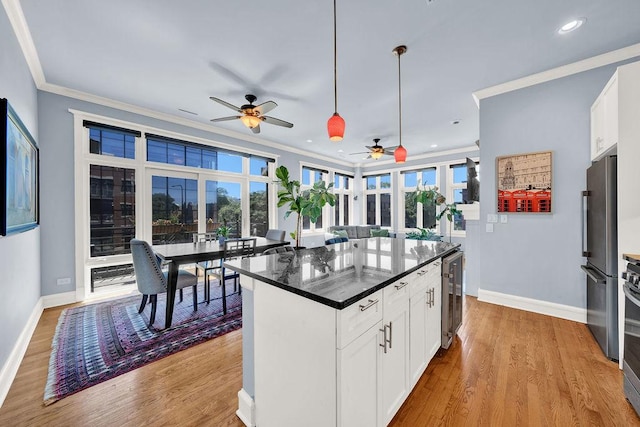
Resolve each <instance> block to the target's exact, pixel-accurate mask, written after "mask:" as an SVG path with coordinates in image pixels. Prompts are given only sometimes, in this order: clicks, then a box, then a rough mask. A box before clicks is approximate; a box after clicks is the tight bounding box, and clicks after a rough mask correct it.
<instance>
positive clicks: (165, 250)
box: [152, 237, 289, 328]
mask: <svg viewBox="0 0 640 427" xmlns="http://www.w3.org/2000/svg"><path fill="white" fill-rule="evenodd" d="M247 239H256V246H255V253H256V254H260V253H262V252H264V251H265V250H267V249H270V248H276V247H278V246H286V245H288V244H289V242H287V241H280V240H269V239H266V238H264V237H247ZM152 249H153V251H154V252H155V253H156V254H157V255H158V256H159V257H160V258H162V259H163V261H164V262H166V263H167V264H168V267H169V271H168V277H167V304H166V314H165V328H169V327H171V321H172V320H173V306H174V304H175V301H176V289H177V285H178V270H179V269H180V266H181V265H185V264H194V263H198V262H203V261H211V260H216V259H221V258H223V257H224V244H222V245H221V244H220V243H219V242H218V241H206V242H195V243H191V242H189V243H173V244H162V245H153V246H152Z"/></svg>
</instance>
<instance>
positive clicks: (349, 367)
mask: <svg viewBox="0 0 640 427" xmlns="http://www.w3.org/2000/svg"><path fill="white" fill-rule="evenodd" d="M381 328H382V322H381V321H379V322H377V323H376V324H375V325H374V326H372V327H371V328H369V329H368V330H366V331H365V332H364V333H363V334H362V335H360V336H359V337H357V338H356V339H355V340H354V341H352V342H351V343H349V345H347V346H346V347H345V348H343V349H338V427H352V426H354V427H357V426H362V427H375V426H380V425H382V424H381V422H380V421H381V419H382V417H381V415H380V412H381V411H380V409H381V408H380V404H379V397H380V396H379V393H378V384H379V383H380V378H381V368H382V364H381V352H380V329H381Z"/></svg>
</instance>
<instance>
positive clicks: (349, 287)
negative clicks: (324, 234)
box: [225, 237, 460, 310]
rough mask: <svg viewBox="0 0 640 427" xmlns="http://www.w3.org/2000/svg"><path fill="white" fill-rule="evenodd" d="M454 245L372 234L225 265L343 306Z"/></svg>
mask: <svg viewBox="0 0 640 427" xmlns="http://www.w3.org/2000/svg"><path fill="white" fill-rule="evenodd" d="M459 246H460V245H459V244H452V243H446V242H432V241H427V240H410V239H395V238H390V237H372V238H370V239H360V240H357V241H349V242H346V243H338V244H336V245H329V246H321V247H317V248H310V249H299V250H297V251H295V252H285V253H280V254H274V255H266V256H257V257H251V258H245V259H242V260H234V261H229V262H226V263H225V266H226V267H227V268H229V269H232V270H235V271H237V272H239V273H241V274H244V275H246V276H249V277H252V278H254V279H257V280H260V281H262V282H265V283H268V284H271V285H273V286H277V287H279V288H282V289H284V290H287V291H289V292H293V293H296V294H298V295H301V296H303V297H306V298H309V299H311V300H314V301H317V302H319V303H322V304H325V305H328V306H330V307H333V308H336V309H339V310H341V309H343V308H345V307H348V306H349V305H351V304H353V303H355V302H356V301H359V300H360V299H362V298H364V297H366V296H367V295H370V294H372V293H374V292H376V291H377V290H379V289H382V288H384V287H385V286H386V285H388V284H390V283H393V282H395V281H396V280H398V279H400V278H402V277H404V276H406V275H407V274H410V273H412V272H413V271H415V270H417V269H418V268H420V267H423V266H424V265H426V264H429V263H430V262H432V261H434V260H436V259H438V258H441V257H443V256H446V255H448V254H450V253H452V252H455V251H456V250H457V249H458V247H459Z"/></svg>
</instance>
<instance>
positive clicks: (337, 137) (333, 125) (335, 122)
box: [327, 0, 345, 142]
mask: <svg viewBox="0 0 640 427" xmlns="http://www.w3.org/2000/svg"><path fill="white" fill-rule="evenodd" d="M337 51H338V44H337V35H336V0H333V100H334V113H333V116H331V117H330V118H329V121H328V122H327V131H328V132H329V139H330V140H331V141H334V142H338V141H342V138H343V137H344V127H345V124H344V119H343V118H342V117H340V114H338V65H337V63H338V58H337V56H338V55H337Z"/></svg>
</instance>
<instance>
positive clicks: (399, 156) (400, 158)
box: [393, 145, 407, 163]
mask: <svg viewBox="0 0 640 427" xmlns="http://www.w3.org/2000/svg"><path fill="white" fill-rule="evenodd" d="M393 157H395V159H396V163H404V162H406V161H407V149H406V148H404V147H403V146H402V145H399V146H398V148H396V149H395V151H394V152H393Z"/></svg>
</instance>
